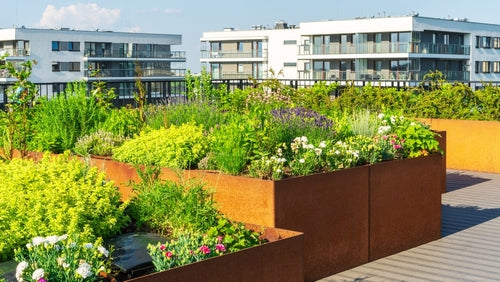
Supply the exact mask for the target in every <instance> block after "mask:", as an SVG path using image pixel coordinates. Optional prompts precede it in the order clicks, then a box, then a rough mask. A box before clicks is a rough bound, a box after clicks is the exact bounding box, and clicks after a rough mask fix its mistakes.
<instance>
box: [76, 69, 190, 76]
mask: <svg viewBox="0 0 500 282" xmlns="http://www.w3.org/2000/svg"><path fill="white" fill-rule="evenodd" d="M185 75H186V69H168V70H167V69H143V70H142V77H172V76H185ZM85 76H86V77H92V71H91V70H85ZM99 77H107V78H109V77H136V73H135V70H134V69H100V71H99Z"/></svg>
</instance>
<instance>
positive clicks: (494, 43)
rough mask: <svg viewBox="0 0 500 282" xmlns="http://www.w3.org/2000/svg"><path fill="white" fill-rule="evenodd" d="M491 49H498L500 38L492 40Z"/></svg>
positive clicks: (499, 47)
mask: <svg viewBox="0 0 500 282" xmlns="http://www.w3.org/2000/svg"><path fill="white" fill-rule="evenodd" d="M493 48H495V49H500V37H495V38H493Z"/></svg>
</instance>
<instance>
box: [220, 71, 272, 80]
mask: <svg viewBox="0 0 500 282" xmlns="http://www.w3.org/2000/svg"><path fill="white" fill-rule="evenodd" d="M249 77H252V78H256V79H260V78H262V77H254V75H253V74H252V73H241V72H224V73H222V74H217V73H212V79H248V78H249Z"/></svg>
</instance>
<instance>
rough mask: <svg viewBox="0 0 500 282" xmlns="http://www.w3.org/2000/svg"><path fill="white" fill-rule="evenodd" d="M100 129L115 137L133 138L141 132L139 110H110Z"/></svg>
mask: <svg viewBox="0 0 500 282" xmlns="http://www.w3.org/2000/svg"><path fill="white" fill-rule="evenodd" d="M98 127H99V129H102V130H104V131H108V132H111V133H113V134H114V135H119V136H124V137H132V136H134V135H135V134H138V133H139V132H140V131H141V129H142V122H141V120H140V113H139V111H138V110H137V109H128V108H120V109H110V110H109V111H108V112H107V114H106V117H105V120H104V122H102V123H101V124H100V125H99V126H98Z"/></svg>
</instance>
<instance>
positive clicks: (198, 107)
mask: <svg viewBox="0 0 500 282" xmlns="http://www.w3.org/2000/svg"><path fill="white" fill-rule="evenodd" d="M145 115H146V122H147V124H148V125H149V126H150V127H151V128H154V129H160V128H162V127H169V126H171V125H177V126H179V125H181V124H184V123H195V124H202V125H203V127H204V129H205V130H209V129H210V128H213V127H215V126H217V125H218V124H223V123H225V121H226V119H227V117H226V116H227V114H225V113H222V112H221V111H220V110H219V109H218V108H217V107H216V106H215V105H213V104H209V103H205V102H200V101H194V102H192V103H189V104H175V105H150V106H148V108H147V109H146V113H145Z"/></svg>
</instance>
